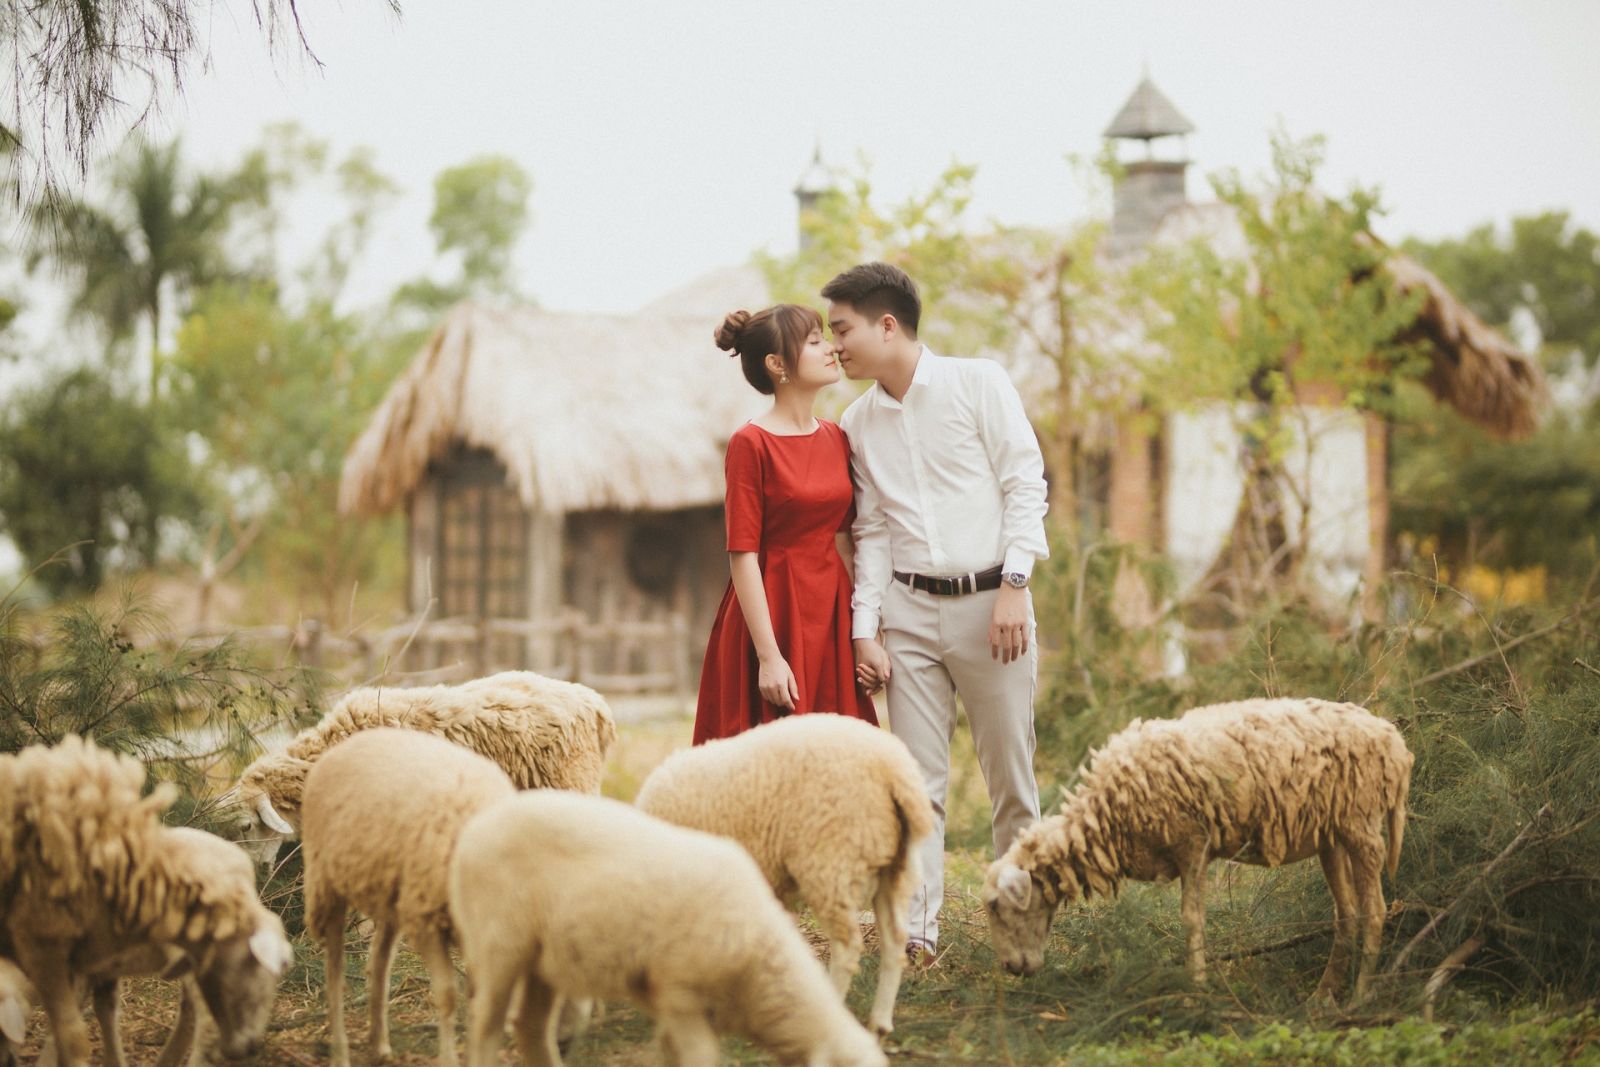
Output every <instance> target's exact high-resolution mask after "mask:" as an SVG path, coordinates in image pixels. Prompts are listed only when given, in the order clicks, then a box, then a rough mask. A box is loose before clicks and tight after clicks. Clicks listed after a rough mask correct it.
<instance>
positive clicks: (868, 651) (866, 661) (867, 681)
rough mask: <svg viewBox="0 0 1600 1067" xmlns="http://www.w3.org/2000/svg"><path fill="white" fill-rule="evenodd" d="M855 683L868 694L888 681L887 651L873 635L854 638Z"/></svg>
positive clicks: (874, 691)
mask: <svg viewBox="0 0 1600 1067" xmlns="http://www.w3.org/2000/svg"><path fill="white" fill-rule="evenodd" d="M854 643H855V650H856V684H857V685H859V686H860V687H861V691H862V692H863V693H866V694H867V695H868V696H871V695H872V694H874V693H876V692H877V691H878V690H880V689H882V688H883V687H884V686H885V685H886V684H888V681H889V653H888V652H886V651H884V648H883V645H882V644H880V643H879V642H878V639H877V638H875V637H858V638H856V639H855V642H854Z"/></svg>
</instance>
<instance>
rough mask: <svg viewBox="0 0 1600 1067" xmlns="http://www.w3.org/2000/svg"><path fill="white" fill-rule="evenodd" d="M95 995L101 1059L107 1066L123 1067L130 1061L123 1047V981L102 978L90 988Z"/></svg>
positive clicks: (95, 1015) (95, 1013) (95, 1012)
mask: <svg viewBox="0 0 1600 1067" xmlns="http://www.w3.org/2000/svg"><path fill="white" fill-rule="evenodd" d="M90 994H91V996H93V997H94V1017H95V1021H96V1022H98V1023H99V1024H100V1059H101V1062H103V1063H104V1064H105V1067H123V1064H125V1063H127V1062H128V1057H127V1055H126V1054H125V1053H124V1052H123V1049H122V981H121V979H118V978H102V979H100V980H99V981H97V982H94V983H93V984H92V986H91V989H90Z"/></svg>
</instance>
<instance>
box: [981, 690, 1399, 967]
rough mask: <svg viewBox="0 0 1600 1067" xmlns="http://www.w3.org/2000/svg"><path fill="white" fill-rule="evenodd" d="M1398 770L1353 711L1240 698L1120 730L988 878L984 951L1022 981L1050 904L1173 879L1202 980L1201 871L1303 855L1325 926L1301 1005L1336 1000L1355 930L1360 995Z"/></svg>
mask: <svg viewBox="0 0 1600 1067" xmlns="http://www.w3.org/2000/svg"><path fill="white" fill-rule="evenodd" d="M1411 762H1412V757H1411V753H1410V752H1409V751H1408V750H1407V749H1406V744H1405V741H1404V740H1403V739H1402V738H1401V736H1400V731H1399V730H1397V729H1395V727H1394V725H1393V724H1392V723H1389V722H1387V721H1386V720H1384V719H1380V718H1379V717H1377V716H1376V715H1373V714H1372V713H1371V712H1369V711H1367V710H1366V709H1365V708H1362V707H1358V706H1356V705H1354V704H1335V703H1331V702H1329V701H1325V700H1312V699H1304V700H1248V701H1241V702H1238V703H1233V704H1217V705H1212V706H1210V707H1203V708H1195V709H1194V710H1192V711H1189V712H1187V713H1186V714H1184V715H1183V716H1182V717H1180V718H1178V719H1172V720H1162V721H1154V722H1141V721H1137V720H1136V721H1135V722H1133V723H1132V724H1131V725H1129V726H1128V727H1127V728H1126V729H1124V730H1122V731H1121V732H1120V733H1118V734H1116V735H1115V736H1113V737H1112V738H1111V739H1110V740H1109V741H1107V742H1106V744H1105V746H1104V747H1103V748H1101V749H1100V750H1099V752H1097V753H1095V754H1094V755H1093V756H1092V757H1091V758H1090V761H1089V764H1088V768H1087V770H1085V771H1084V774H1083V781H1082V783H1081V784H1080V785H1079V786H1078V788H1077V789H1076V790H1074V791H1073V793H1072V794H1071V795H1070V796H1068V797H1067V798H1066V800H1064V801H1063V802H1062V805H1061V812H1060V814H1058V815H1055V816H1052V817H1050V818H1048V819H1043V820H1041V821H1040V822H1038V823H1035V824H1034V825H1033V826H1031V827H1029V828H1028V829H1027V830H1026V831H1024V832H1023V833H1022V834H1021V836H1019V837H1018V838H1017V840H1016V841H1015V843H1013V844H1012V846H1011V848H1010V850H1009V851H1007V852H1006V854H1005V855H1004V856H1002V857H1001V858H1000V859H998V860H996V861H995V862H994V864H992V865H991V866H990V868H989V871H988V878H987V880H986V882H985V883H984V888H983V901H984V905H985V907H986V908H987V909H988V913H989V927H990V932H991V934H992V935H993V939H994V947H995V952H996V954H997V955H998V956H999V957H1000V959H1001V961H1002V962H1003V963H1004V964H1005V966H1006V969H1007V970H1009V971H1011V972H1013V973H1020V974H1031V973H1033V972H1034V971H1036V970H1038V969H1039V967H1040V965H1041V964H1042V963H1043V961H1044V942H1045V936H1046V934H1047V933H1048V932H1049V928H1050V918H1051V915H1052V914H1053V913H1054V911H1055V908H1056V906H1057V905H1058V904H1060V903H1063V902H1070V901H1072V900H1075V899H1077V898H1078V897H1087V896H1089V895H1091V894H1108V893H1112V892H1115V890H1116V889H1117V887H1118V885H1119V883H1120V882H1121V881H1122V880H1123V879H1124V878H1131V879H1134V880H1136V881H1168V880H1170V879H1172V878H1178V879H1181V881H1182V888H1183V894H1182V896H1183V903H1182V915H1183V924H1184V929H1185V932H1186V934H1187V941H1188V966H1189V971H1190V973H1191V974H1192V975H1193V977H1194V980H1195V981H1196V982H1203V981H1204V980H1205V938H1204V927H1205V877H1206V866H1207V864H1208V863H1209V862H1210V861H1211V860H1213V859H1232V860H1238V861H1240V862H1242V863H1251V864H1257V865H1259V866H1265V867H1277V866H1279V865H1281V864H1285V863H1295V862H1297V861H1300V860H1303V859H1308V858H1310V857H1311V856H1317V857H1318V858H1319V859H1320V860H1321V861H1322V870H1323V874H1324V875H1325V876H1326V877H1327V879H1328V886H1329V888H1330V889H1331V890H1332V893H1333V900H1334V918H1335V931H1334V944H1333V953H1332V955H1331V956H1330V957H1329V959H1328V965H1327V968H1326V969H1325V970H1324V971H1323V974H1322V980H1321V982H1320V983H1319V984H1318V986H1317V994H1318V995H1319V996H1322V997H1330V998H1331V997H1332V996H1334V995H1335V994H1336V992H1337V990H1338V988H1339V987H1340V985H1341V984H1342V980H1343V977H1344V975H1345V972H1346V971H1347V970H1348V968H1349V957H1350V951H1351V949H1352V947H1353V942H1354V940H1355V934H1356V929H1357V926H1358V924H1359V926H1360V927H1361V933H1362V955H1361V963H1360V968H1359V971H1358V976H1357V979H1356V996H1357V998H1360V997H1361V996H1363V995H1364V994H1365V992H1366V985H1367V981H1368V979H1369V977H1370V975H1371V973H1372V968H1373V965H1374V963H1375V962H1376V959H1377V953H1378V945H1379V939H1380V937H1381V936H1382V933H1383V916H1384V905H1383V886H1382V883H1381V880H1380V873H1379V872H1380V868H1382V867H1383V866H1384V865H1385V862H1387V866H1388V868H1389V873H1390V876H1391V877H1393V875H1394V870H1395V866H1396V864H1397V863H1398V862H1399V859H1400V841H1401V838H1402V836H1403V835H1404V832H1405V808H1406V794H1407V792H1408V791H1409V789H1410V784H1411ZM1385 826H1387V829H1388V835H1389V843H1388V852H1387V857H1385V851H1384V841H1383V833H1384V829H1385Z"/></svg>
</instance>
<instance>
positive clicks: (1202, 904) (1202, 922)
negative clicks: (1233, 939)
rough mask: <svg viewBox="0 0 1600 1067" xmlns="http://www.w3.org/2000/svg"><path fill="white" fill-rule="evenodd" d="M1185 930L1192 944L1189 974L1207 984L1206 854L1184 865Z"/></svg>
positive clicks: (1201, 854) (1195, 982)
mask: <svg viewBox="0 0 1600 1067" xmlns="http://www.w3.org/2000/svg"><path fill="white" fill-rule="evenodd" d="M1182 870H1183V873H1182V875H1181V876H1180V877H1181V880H1182V883H1183V904H1182V915H1183V931H1184V935H1185V940H1186V941H1187V944H1188V964H1189V976H1190V977H1191V978H1193V979H1194V984H1195V985H1197V986H1201V985H1205V983H1206V854H1205V852H1204V851H1202V852H1201V853H1200V855H1199V856H1198V857H1195V858H1193V859H1191V860H1190V861H1189V862H1188V863H1186V864H1185V865H1184V866H1183V869H1182Z"/></svg>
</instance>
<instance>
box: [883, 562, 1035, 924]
mask: <svg viewBox="0 0 1600 1067" xmlns="http://www.w3.org/2000/svg"><path fill="white" fill-rule="evenodd" d="M998 595H999V591H998V590H989V591H987V592H983V593H971V594H968V595H967V596H952V597H944V596H934V595H933V594H932V593H924V592H921V591H919V590H915V589H912V588H911V587H909V586H907V585H905V584H904V583H902V582H898V581H891V582H890V583H889V588H888V590H887V591H886V592H885V594H884V600H883V639H884V647H885V648H886V649H887V650H888V653H889V662H890V668H891V669H890V673H889V729H890V731H891V732H892V733H893V734H894V735H895V736H896V737H898V738H899V739H900V740H902V741H904V742H905V743H906V747H907V748H909V749H910V750H911V756H912V758H913V759H915V760H916V761H917V765H918V766H919V767H921V768H922V777H923V780H924V782H926V784H927V787H928V797H929V799H931V800H932V801H933V816H934V832H933V834H932V835H930V836H929V837H928V839H927V840H926V841H924V842H923V843H922V846H921V848H920V850H919V852H918V856H917V858H918V861H919V862H920V865H921V868H922V887H921V888H920V889H918V890H917V893H916V895H915V896H914V897H912V900H911V911H910V916H909V924H908V925H909V927H910V932H911V937H912V938H913V939H915V940H918V941H922V942H923V943H925V944H927V945H928V946H929V947H932V946H935V945H937V944H938V942H939V907H940V905H941V904H942V903H943V902H944V819H945V796H946V792H947V790H948V787H949V784H950V739H951V737H953V736H954V735H955V730H956V696H957V695H958V694H959V695H960V697H961V703H962V705H963V706H964V707H965V708H966V711H967V721H968V723H969V724H970V725H971V727H972V743H973V747H974V748H975V749H976V750H977V754H978V767H979V769H980V770H981V771H982V772H983V781H984V784H985V785H986V786H987V787H988V790H989V801H990V805H991V807H992V809H993V830H994V849H995V855H997V856H998V855H1000V854H1001V853H1003V852H1004V851H1005V850H1006V849H1007V848H1009V847H1010V846H1011V842H1012V840H1013V839H1014V838H1015V837H1016V836H1017V834H1018V833H1020V832H1021V831H1022V830H1023V829H1024V828H1025V827H1027V826H1029V825H1031V824H1032V823H1034V822H1036V821H1038V818H1039V785H1038V782H1037V781H1035V779H1034V777H1033V749H1034V737H1033V694H1034V689H1035V686H1036V685H1037V683H1038V641H1037V633H1036V632H1035V633H1033V634H1031V635H1030V636H1029V640H1028V652H1027V654H1026V655H1024V656H1023V657H1022V658H1020V659H1016V660H1013V661H1012V662H1010V663H1009V664H1003V663H1001V662H1000V661H999V660H997V659H994V658H992V657H991V656H990V654H989V620H990V618H991V616H992V615H993V614H994V602H995V598H996V597H997V596H998ZM1028 610H1029V616H1030V617H1031V616H1032V613H1033V608H1032V602H1031V600H1030V602H1029V609H1028ZM1035 629H1036V628H1035Z"/></svg>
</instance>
